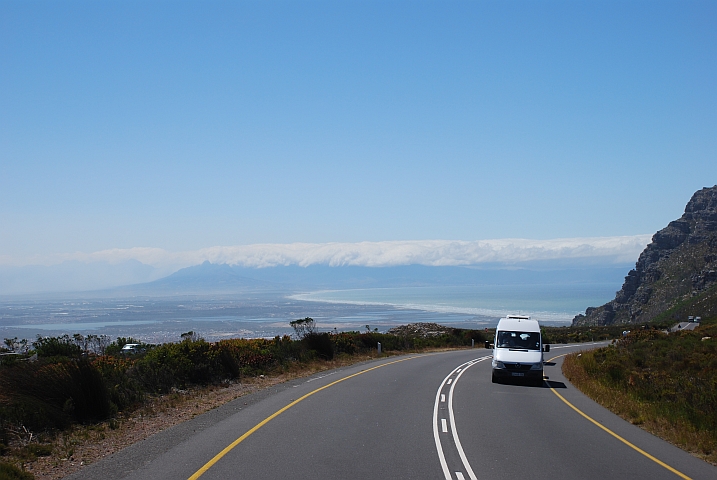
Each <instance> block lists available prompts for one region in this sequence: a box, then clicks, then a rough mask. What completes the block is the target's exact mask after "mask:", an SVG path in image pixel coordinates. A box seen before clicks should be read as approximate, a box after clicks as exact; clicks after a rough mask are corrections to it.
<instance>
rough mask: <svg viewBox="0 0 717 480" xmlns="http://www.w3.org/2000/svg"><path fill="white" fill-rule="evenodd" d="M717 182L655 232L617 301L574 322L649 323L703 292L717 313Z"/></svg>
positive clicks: (709, 310)
mask: <svg viewBox="0 0 717 480" xmlns="http://www.w3.org/2000/svg"><path fill="white" fill-rule="evenodd" d="M716 285H717V185H715V186H714V187H710V188H703V189H702V190H698V191H697V192H695V194H694V195H693V196H692V198H691V199H690V201H689V202H688V203H687V206H686V207H685V213H684V214H683V215H682V217H680V218H679V219H677V220H674V221H672V222H670V223H669V224H668V225H667V226H666V227H665V228H663V229H662V230H660V231H659V232H657V233H655V235H653V237H652V242H651V243H650V244H649V245H648V246H647V247H646V248H645V250H644V251H643V252H642V253H641V254H640V258H639V259H638V260H637V263H636V264H635V268H634V269H633V270H630V272H629V273H628V274H627V276H626V277H625V283H624V284H623V286H622V288H621V289H620V290H619V291H618V292H617V293H616V295H615V299H614V300H612V301H610V302H608V303H606V304H605V305H602V306H600V307H590V308H588V309H587V310H586V311H585V314H584V315H583V314H581V315H578V316H576V317H575V318H574V319H573V325H575V326H581V325H611V324H616V323H643V322H648V321H650V320H652V319H654V318H655V317H656V316H657V315H659V314H661V313H663V312H665V311H667V310H668V309H670V308H671V307H673V306H675V305H676V304H677V303H678V302H680V301H684V300H686V299H689V298H692V297H698V296H702V297H704V301H703V302H701V303H702V304H703V307H702V308H703V311H701V312H699V313H698V314H702V315H710V314H717V312H713V311H712V310H714V309H715V307H714V305H715V303H717V302H715V301H714V298H713V297H715V296H717V293H716V292H715V290H716V289H715V288H713V287H715V286H716Z"/></svg>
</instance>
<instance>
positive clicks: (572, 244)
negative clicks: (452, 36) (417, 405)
mask: <svg viewBox="0 0 717 480" xmlns="http://www.w3.org/2000/svg"><path fill="white" fill-rule="evenodd" d="M650 237H651V236H650V235H635V236H623V237H595V238H562V239H552V240H527V239H499V240H478V241H453V240H413V241H386V242H359V243H289V244H255V245H237V246H217V247H209V248H203V249H199V250H192V251H183V252H169V251H167V250H164V249H161V248H145V247H135V248H127V249H117V248H116V249H110V250H102V251H98V252H93V253H82V252H77V253H68V254H60V255H53V256H51V257H40V256H36V257H33V258H27V259H24V260H22V261H19V260H18V259H11V258H9V257H7V256H5V257H0V264H4V265H16V266H20V265H30V264H35V265H38V264H39V265H52V264H57V263H62V262H64V261H79V262H83V263H94V262H108V263H112V264H114V263H121V262H124V261H127V260H137V261H139V262H142V263H144V264H147V265H152V266H154V267H158V268H161V269H163V270H165V269H176V268H182V267H187V266H191V265H197V264H199V263H202V262H204V261H206V260H208V261H210V262H212V263H227V264H230V265H239V266H244V267H255V268H262V267H274V266H281V265H284V266H286V265H299V266H308V265H315V264H321V265H330V266H368V267H386V266H397V265H428V266H458V265H480V264H486V263H504V264H519V263H524V262H531V261H550V260H566V259H600V260H601V261H603V262H606V263H628V262H634V261H635V260H637V257H638V256H639V254H640V252H641V251H642V250H643V249H644V248H645V246H646V245H647V244H648V243H649V242H650Z"/></svg>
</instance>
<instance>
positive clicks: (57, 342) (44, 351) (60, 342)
mask: <svg viewBox="0 0 717 480" xmlns="http://www.w3.org/2000/svg"><path fill="white" fill-rule="evenodd" d="M32 347H33V348H34V349H35V353H37V356H38V357H70V358H79V357H80V355H82V349H81V348H80V347H79V345H77V344H76V343H75V340H74V339H73V338H72V337H70V336H69V335H63V336H61V337H38V338H37V340H35V341H34V342H32Z"/></svg>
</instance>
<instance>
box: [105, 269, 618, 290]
mask: <svg viewBox="0 0 717 480" xmlns="http://www.w3.org/2000/svg"><path fill="white" fill-rule="evenodd" d="M624 269H625V266H624V265H623V266H613V265H611V266H609V267H590V268H566V267H563V268H555V267H554V268H547V267H546V266H545V265H542V266H541V265H533V268H532V269H525V268H524V269H514V270H507V269H477V268H472V267H428V266H422V265H407V266H397V267H330V266H327V265H312V266H308V267H299V266H283V267H268V268H246V267H237V266H230V265H226V264H212V263H209V262H204V263H203V264H201V265H196V266H193V267H187V268H183V269H181V270H179V271H177V272H175V273H173V274H172V275H169V276H167V277H165V278H162V279H159V280H155V281H153V282H148V283H142V284H136V285H129V286H125V287H116V288H112V289H109V290H105V291H103V292H97V293H106V294H111V295H183V294H232V293H247V292H269V291H284V292H286V291H309V290H320V289H349V288H382V287H405V286H429V285H477V284H503V285H518V284H567V283H602V284H605V283H614V284H616V285H617V284H619V281H620V279H621V278H622V274H623V272H624Z"/></svg>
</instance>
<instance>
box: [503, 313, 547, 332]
mask: <svg viewBox="0 0 717 480" xmlns="http://www.w3.org/2000/svg"><path fill="white" fill-rule="evenodd" d="M496 329H497V330H509V331H513V332H539V331H540V324H538V321H537V320H532V319H531V318H530V317H526V316H522V315H508V316H507V317H505V318H501V319H500V320H499V321H498V327H496Z"/></svg>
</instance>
